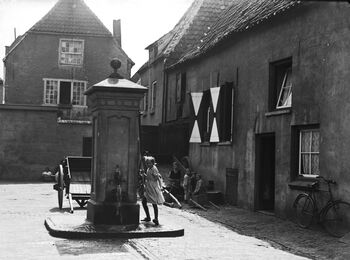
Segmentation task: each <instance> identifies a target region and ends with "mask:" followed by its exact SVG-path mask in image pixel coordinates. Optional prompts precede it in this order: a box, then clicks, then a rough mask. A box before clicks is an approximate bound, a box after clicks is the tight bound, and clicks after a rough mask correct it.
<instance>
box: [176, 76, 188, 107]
mask: <svg viewBox="0 0 350 260" xmlns="http://www.w3.org/2000/svg"><path fill="white" fill-rule="evenodd" d="M185 94H186V73H177V74H176V102H177V103H183V101H184V99H185Z"/></svg>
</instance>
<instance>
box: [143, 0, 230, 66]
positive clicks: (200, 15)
mask: <svg viewBox="0 0 350 260" xmlns="http://www.w3.org/2000/svg"><path fill="white" fill-rule="evenodd" d="M231 2H232V0H194V2H193V3H192V5H191V6H190V7H189V8H188V10H187V11H186V12H185V14H184V15H183V16H182V17H181V19H180V20H179V22H178V23H177V24H176V25H175V27H174V28H173V29H172V30H171V31H170V32H168V33H167V34H165V35H164V36H162V37H161V38H160V39H159V40H157V41H155V42H154V43H152V44H151V45H150V46H148V47H147V48H150V47H151V46H153V45H157V46H158V56H157V58H159V57H161V56H171V57H172V58H173V59H174V60H176V59H177V58H179V57H181V56H182V54H184V53H185V52H186V51H188V50H189V49H190V48H191V47H192V46H193V44H194V43H196V42H198V41H199V40H200V39H201V38H202V37H204V33H205V32H206V31H207V30H208V26H209V25H210V24H212V23H213V22H214V21H215V20H216V19H217V17H218V15H219V14H220V13H221V12H223V11H224V10H225V9H226V8H227V7H228V6H229V5H230V4H231ZM157 58H156V59H157Z"/></svg>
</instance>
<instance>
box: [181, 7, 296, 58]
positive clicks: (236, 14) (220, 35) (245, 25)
mask: <svg viewBox="0 0 350 260" xmlns="http://www.w3.org/2000/svg"><path fill="white" fill-rule="evenodd" d="M299 3H300V1H293V0H231V6H229V7H228V8H227V9H226V10H225V11H224V12H222V14H221V15H220V17H219V18H218V19H217V21H216V22H214V23H213V25H212V26H210V29H209V30H208V32H207V33H206V36H205V37H204V38H203V39H202V40H201V41H197V42H196V43H195V46H193V48H192V49H191V50H190V51H189V52H187V53H186V54H185V55H184V56H183V57H182V58H181V59H180V60H179V62H178V63H182V62H184V61H186V60H189V59H192V58H195V57H197V56H200V55H202V54H204V53H205V52H207V51H208V50H210V49H211V48H213V47H214V46H216V45H217V44H218V43H219V42H221V41H222V40H224V39H226V38H227V37H229V36H231V35H232V34H233V33H237V32H241V31H245V30H248V29H250V28H251V27H253V26H255V25H257V24H259V23H261V22H263V20H266V19H269V18H271V17H272V16H275V15H277V14H279V13H281V12H283V11H285V10H287V9H289V8H291V7H293V6H295V5H297V4H299Z"/></svg>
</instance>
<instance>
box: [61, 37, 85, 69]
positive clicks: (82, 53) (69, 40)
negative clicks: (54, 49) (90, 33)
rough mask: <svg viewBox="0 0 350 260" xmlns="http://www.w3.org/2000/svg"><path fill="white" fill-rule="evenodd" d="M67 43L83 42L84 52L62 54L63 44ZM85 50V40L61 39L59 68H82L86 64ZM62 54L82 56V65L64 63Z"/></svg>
mask: <svg viewBox="0 0 350 260" xmlns="http://www.w3.org/2000/svg"><path fill="white" fill-rule="evenodd" d="M64 41H66V42H81V44H82V50H81V52H80V53H71V52H62V43H63V42H64ZM84 50H85V40H83V39H69V38H61V39H60V41H59V46H58V64H59V66H74V67H82V66H83V64H84ZM62 54H68V55H81V63H80V64H75V63H63V62H62Z"/></svg>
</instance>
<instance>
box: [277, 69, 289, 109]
mask: <svg viewBox="0 0 350 260" xmlns="http://www.w3.org/2000/svg"><path fill="white" fill-rule="evenodd" d="M291 78H292V68H288V69H287V70H286V71H285V73H284V78H283V82H282V85H281V88H280V94H279V96H278V101H277V106H276V107H277V108H284V107H291V106H292V81H291Z"/></svg>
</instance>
